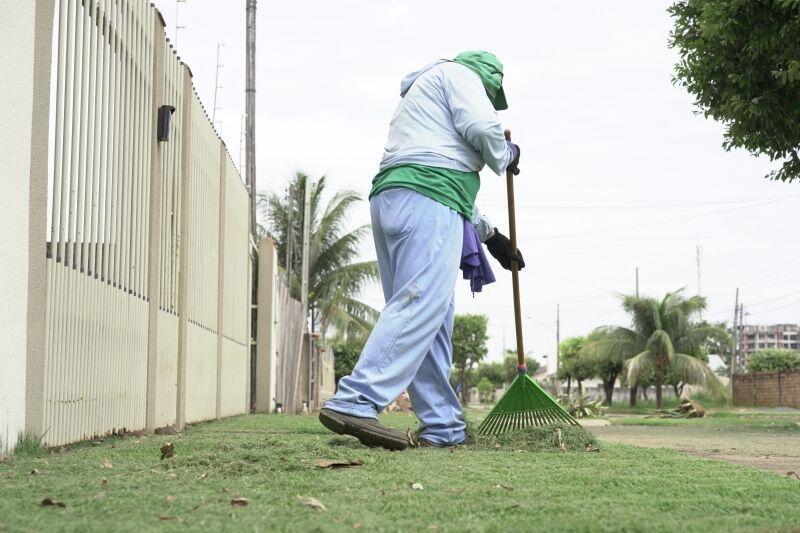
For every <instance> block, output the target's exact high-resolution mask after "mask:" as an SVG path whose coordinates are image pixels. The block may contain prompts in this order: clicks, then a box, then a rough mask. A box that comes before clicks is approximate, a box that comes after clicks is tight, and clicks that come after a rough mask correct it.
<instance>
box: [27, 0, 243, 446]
mask: <svg viewBox="0 0 800 533" xmlns="http://www.w3.org/2000/svg"><path fill="white" fill-rule="evenodd" d="M53 38H54V43H53V64H54V68H53V69H52V81H51V91H52V94H51V116H52V118H51V128H50V130H51V131H50V147H49V153H50V170H49V175H48V183H47V190H48V222H47V237H48V238H47V246H46V276H47V277H46V297H45V305H44V312H45V351H44V368H43V376H42V380H43V391H44V395H43V398H42V402H43V404H42V423H41V429H42V433H43V434H44V442H45V443H46V444H48V445H56V444H62V443H66V442H72V441H76V440H81V439H86V438H91V437H93V436H95V435H102V434H107V433H110V432H115V431H122V430H127V431H131V430H143V429H149V430H152V429H154V428H158V427H164V426H171V425H178V426H181V425H182V424H183V423H185V422H193V421H199V420H206V419H210V418H215V417H221V416H228V415H234V414H239V413H244V412H246V411H247V410H248V407H249V406H248V403H249V387H248V384H249V368H250V367H249V339H250V319H249V317H250V305H249V294H250V268H251V267H250V265H251V260H250V236H249V227H250V221H249V209H248V205H249V200H248V194H247V191H246V189H245V186H244V184H243V183H242V180H241V178H240V176H239V174H238V172H237V170H236V168H235V167H234V165H233V162H232V160H231V158H230V155H229V153H228V151H227V149H226V147H225V145H224V143H223V142H222V141H221V140H220V139H219V137H218V136H217V134H216V133H215V131H214V129H213V127H212V125H211V123H210V121H209V119H208V116H207V115H206V113H205V110H204V109H203V106H202V104H201V103H200V100H199V98H198V96H197V93H196V92H195V90H194V89H193V87H192V84H191V72H190V71H189V69H188V67H187V66H186V65H184V64H183V63H182V62H181V61H180V60H179V58H178V57H177V56H176V54H175V51H174V50H173V49H172V46H171V45H170V44H169V42H168V40H167V39H166V36H165V33H164V23H163V19H162V18H161V16H160V14H159V13H158V11H157V10H156V9H155V8H153V7H152V6H151V5H150V4H149V3H148V2H146V1H145V0H58V1H57V2H56V5H55V22H54V26H53ZM162 105H169V106H173V107H174V108H175V110H176V111H175V114H174V116H173V120H172V123H171V131H170V136H169V140H168V141H166V142H159V141H158V140H157V139H156V121H157V112H158V108H159V107H160V106H162ZM42 252H43V253H44V252H45V250H42Z"/></svg>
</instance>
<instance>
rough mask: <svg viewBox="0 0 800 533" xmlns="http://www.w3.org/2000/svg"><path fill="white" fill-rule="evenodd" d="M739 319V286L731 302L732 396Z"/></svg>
mask: <svg viewBox="0 0 800 533" xmlns="http://www.w3.org/2000/svg"><path fill="white" fill-rule="evenodd" d="M738 320H739V288H738V287H737V288H736V300H735V301H734V304H733V332H732V333H733V335H732V336H733V347H732V349H731V397H733V375H734V374H736V352H737V349H738V347H739V335H738V333H737V331H738V330H737V329H736V323H737V321H738Z"/></svg>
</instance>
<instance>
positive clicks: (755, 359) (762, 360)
mask: <svg viewBox="0 0 800 533" xmlns="http://www.w3.org/2000/svg"><path fill="white" fill-rule="evenodd" d="M747 369H748V370H749V371H750V372H777V371H778V370H795V369H800V352H797V351H795V350H775V349H766V350H758V351H756V352H753V355H751V356H750V363H749V364H748V365H747Z"/></svg>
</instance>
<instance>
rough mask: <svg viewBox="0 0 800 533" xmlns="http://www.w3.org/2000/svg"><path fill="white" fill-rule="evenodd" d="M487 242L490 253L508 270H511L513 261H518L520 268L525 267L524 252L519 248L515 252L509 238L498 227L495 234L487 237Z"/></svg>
mask: <svg viewBox="0 0 800 533" xmlns="http://www.w3.org/2000/svg"><path fill="white" fill-rule="evenodd" d="M485 244H486V248H488V249H489V253H490V254H492V256H494V258H495V259H497V261H498V262H499V263H500V265H502V267H503V268H505V269H506V270H511V261H516V262H517V269H518V270H522V269H523V268H525V260H524V259H522V252H520V251H519V248H517V250H516V252H515V251H514V249H513V248H512V247H511V241H510V240H509V238H508V237H506V236H505V235H503V234H502V233H500V232H499V231H497V228H495V229H494V235H492V236H491V237H489V238H488V239H486V243H485Z"/></svg>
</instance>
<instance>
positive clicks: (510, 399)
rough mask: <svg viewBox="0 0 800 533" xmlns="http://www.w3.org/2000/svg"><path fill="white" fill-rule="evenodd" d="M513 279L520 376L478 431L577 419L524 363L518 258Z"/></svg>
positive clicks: (509, 175) (510, 181) (509, 182)
mask: <svg viewBox="0 0 800 533" xmlns="http://www.w3.org/2000/svg"><path fill="white" fill-rule="evenodd" d="M505 135H506V139H508V140H509V141H510V140H511V132H510V131H509V130H506V132H505ZM515 174H519V169H511V170H508V171H506V189H507V191H508V226H509V232H510V233H511V248H512V249H514V250H516V249H517V224H516V216H515V214H514V175H515ZM511 279H512V284H513V286H514V322H515V324H514V325H515V327H516V336H517V372H518V373H517V377H515V378H514V381H513V382H512V383H511V386H510V387H509V388H508V390H507V391H506V393H505V394H504V395H503V397H502V398H500V401H499V402H497V405H495V406H494V409H492V411H491V412H490V413H489V416H487V417H486V418H485V419H484V420H483V422H481V425H480V426H478V434H479V435H499V434H501V433H505V432H506V431H509V430H514V429H522V428H526V427H530V426H557V425H564V424H572V425H574V426H580V424H578V422H577V421H576V420H575V419H574V418H572V416H570V414H569V413H568V412H566V411H565V410H564V408H563V407H561V406H560V405H559V404H558V402H557V401H555V400H554V399H553V398H552V396H550V395H549V394H548V393H547V391H545V390H544V389H543V388H542V387H540V386H539V384H538V383H536V381H535V380H534V379H533V378H531V377H530V376H529V375H528V367H527V366H526V365H525V350H524V349H523V347H522V309H521V307H520V297H519V271H518V269H517V262H516V261H512V262H511Z"/></svg>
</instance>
